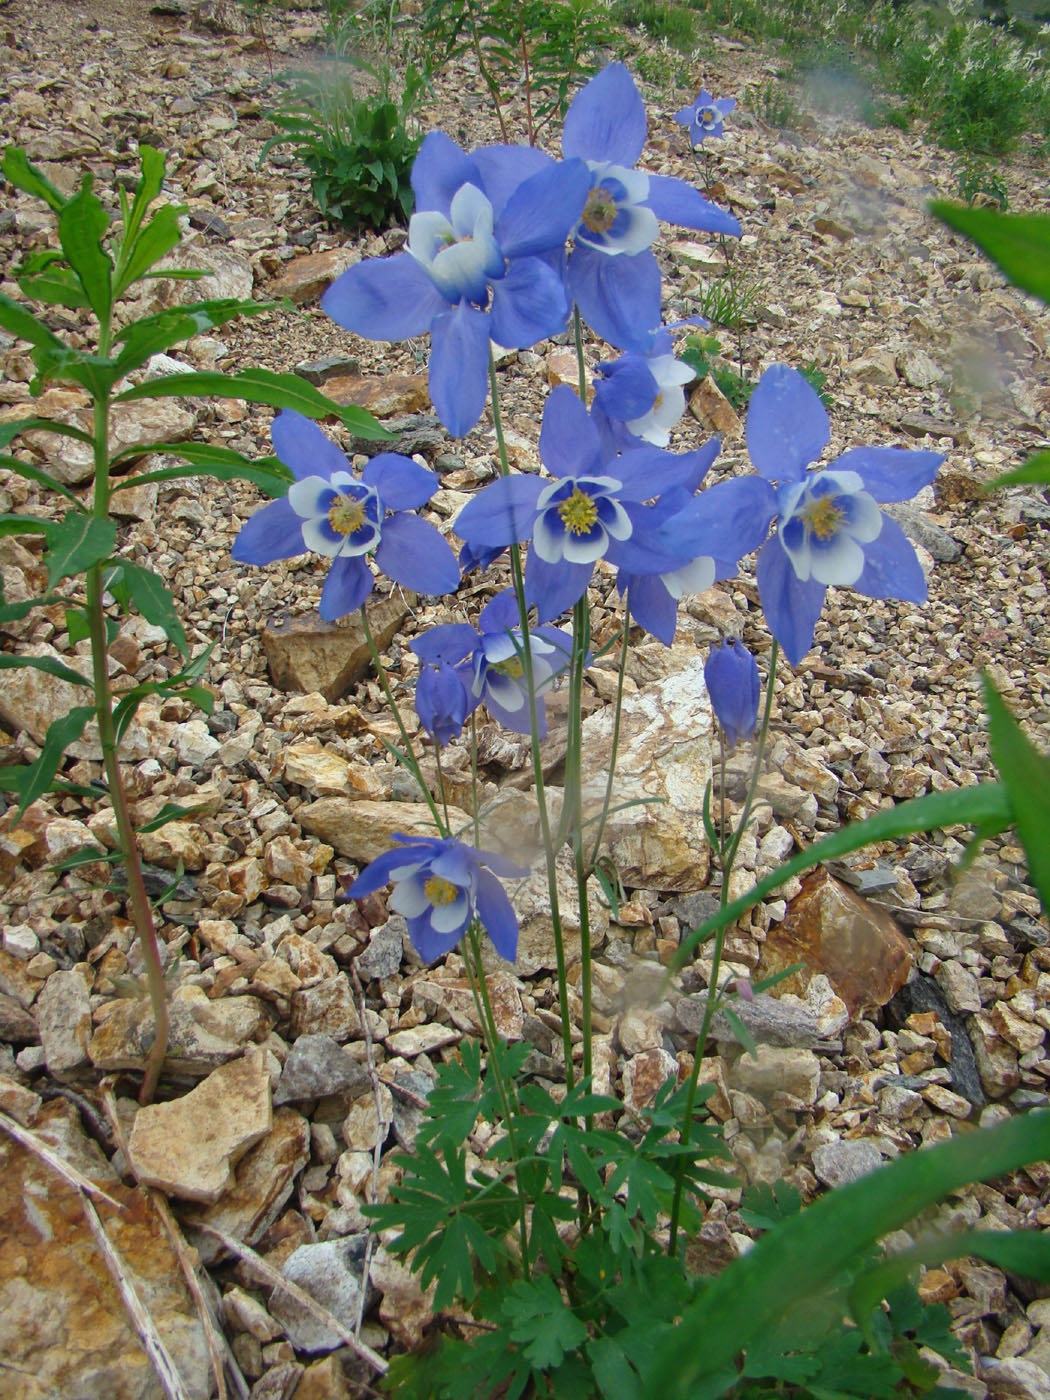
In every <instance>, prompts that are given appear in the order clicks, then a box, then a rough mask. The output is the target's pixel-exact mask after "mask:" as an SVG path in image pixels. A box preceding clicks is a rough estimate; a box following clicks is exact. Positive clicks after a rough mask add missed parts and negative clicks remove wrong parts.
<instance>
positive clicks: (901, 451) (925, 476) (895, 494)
mask: <svg viewBox="0 0 1050 1400" xmlns="http://www.w3.org/2000/svg"><path fill="white" fill-rule="evenodd" d="M943 461H944V454H943V453H941V452H912V451H910V450H909V449H908V448H905V447H854V448H851V449H850V451H849V452H844V453H843V454H842V456H841V457H836V458H835V460H834V462H832V463H831V464H830V466H829V468H828V469H829V471H830V470H833V471H851V472H856V473H857V475H858V476H859V477H860V479H861V481H863V483H864V489H865V491H867V492H868V493H869V495H871V496H874V497H875V499H876V500H877V501H880V502H881V503H882V504H883V505H886V504H887V503H888V502H890V501H907V500H910V499H911V497H912V496H915V495H918V493H919V492H920V491H921V490H922V488H923V487H924V486H929V484H930V482H931V481H932V480H933V478H934V477H935V476H936V475H937V469H938V467H939V466H940V465H941V463H942V462H943Z"/></svg>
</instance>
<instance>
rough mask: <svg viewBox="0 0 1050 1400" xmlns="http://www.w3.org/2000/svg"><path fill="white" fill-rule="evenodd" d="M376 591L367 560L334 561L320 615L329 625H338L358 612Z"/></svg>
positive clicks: (358, 557) (355, 557) (346, 559)
mask: <svg viewBox="0 0 1050 1400" xmlns="http://www.w3.org/2000/svg"><path fill="white" fill-rule="evenodd" d="M371 591H372V570H371V569H370V568H369V567H368V565H367V564H366V563H365V560H364V557H363V556H362V555H360V554H355V555H353V556H352V557H351V558H345V557H341V558H338V559H333V561H332V567H331V568H330V569H329V570H328V577H327V578H326V579H325V582H324V588H323V589H322V590H321V603H320V606H319V607H318V609H317V611H318V612H319V613H320V614H321V616H322V617H323V618H324V620H325V622H338V621H339V619H340V618H341V617H345V616H346V615H347V613H352V612H357V610H358V608H360V607H363V606H364V603H365V599H366V598H367V597H368V595H369V594H370V593H371Z"/></svg>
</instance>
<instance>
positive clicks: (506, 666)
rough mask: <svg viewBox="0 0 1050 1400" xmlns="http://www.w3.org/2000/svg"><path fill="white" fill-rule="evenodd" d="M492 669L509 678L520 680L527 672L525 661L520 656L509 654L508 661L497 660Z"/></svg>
mask: <svg viewBox="0 0 1050 1400" xmlns="http://www.w3.org/2000/svg"><path fill="white" fill-rule="evenodd" d="M492 669H493V670H494V671H498V672H499V674H500V675H501V676H506V677H507V678H508V679H509V680H512V681H520V680H521V678H522V676H523V675H524V674H525V663H524V661H522V659H521V657H520V656H508V657H507V659H506V661H497V662H496V664H495V666H493V668H492Z"/></svg>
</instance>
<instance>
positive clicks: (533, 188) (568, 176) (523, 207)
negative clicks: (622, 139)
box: [496, 160, 591, 344]
mask: <svg viewBox="0 0 1050 1400" xmlns="http://www.w3.org/2000/svg"><path fill="white" fill-rule="evenodd" d="M590 187H591V174H590V171H589V170H588V169H587V167H586V165H584V163H583V161H582V160H567V161H561V162H559V163H557V164H553V165H550V166H548V167H546V168H545V169H543V170H541V171H540V172H539V173H538V174H536V175H533V176H532V177H531V179H528V180H526V181H525V183H524V184H522V185H520V186H519V187H518V188H517V189H516V190H515V191H514V193H513V194H512V195H511V196H510V198H509V199H508V200H507V205H506V208H505V209H504V210H503V213H502V214H501V215H500V216H499V219H498V221H497V224H496V241H497V242H498V243H499V246H500V250H501V251H502V253H503V254H504V256H505V257H508V258H522V257H530V256H532V255H534V254H536V253H546V252H548V251H549V250H550V249H551V248H560V247H561V245H562V244H563V243H564V242H565V240H566V238H567V237H568V236H569V230H570V229H571V228H572V227H573V226H574V225H575V224H576V222H577V220H578V219H579V217H580V215H581V213H582V212H583V206H584V202H585V200H586V198H587V192H588V190H589V189H590ZM500 343H501V344H503V343H505V342H502V341H501V342H500Z"/></svg>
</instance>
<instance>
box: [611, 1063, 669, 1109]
mask: <svg viewBox="0 0 1050 1400" xmlns="http://www.w3.org/2000/svg"><path fill="white" fill-rule="evenodd" d="M677 1073H678V1061H677V1060H676V1059H675V1057H674V1056H673V1055H669V1054H668V1053H667V1051H666V1050H643V1051H642V1053H641V1054H640V1055H632V1056H631V1058H630V1059H629V1060H628V1061H627V1063H626V1065H624V1070H623V1098H624V1103H625V1104H627V1106H628V1107H629V1108H635V1109H641V1108H646V1107H647V1106H648V1105H649V1104H651V1103H652V1101H653V1098H654V1097H655V1095H656V1092H657V1090H658V1089H660V1088H661V1086H662V1085H664V1084H665V1083H666V1082H667V1080H668V1079H669V1078H670V1076H671V1075H677Z"/></svg>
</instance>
